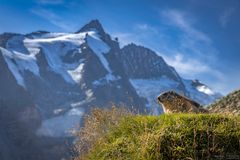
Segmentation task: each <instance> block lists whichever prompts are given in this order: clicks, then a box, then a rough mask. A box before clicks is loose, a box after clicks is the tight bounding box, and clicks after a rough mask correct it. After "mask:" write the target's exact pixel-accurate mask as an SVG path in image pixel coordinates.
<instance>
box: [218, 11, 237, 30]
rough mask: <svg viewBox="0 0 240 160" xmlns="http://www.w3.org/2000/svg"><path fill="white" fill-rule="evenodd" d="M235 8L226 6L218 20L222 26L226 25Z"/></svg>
mask: <svg viewBox="0 0 240 160" xmlns="http://www.w3.org/2000/svg"><path fill="white" fill-rule="evenodd" d="M234 11H235V8H228V9H226V10H225V11H224V12H223V14H222V15H221V16H220V18H219V22H220V24H221V26H222V27H226V25H227V24H228V23H229V21H230V20H231V16H232V15H233V13H234Z"/></svg>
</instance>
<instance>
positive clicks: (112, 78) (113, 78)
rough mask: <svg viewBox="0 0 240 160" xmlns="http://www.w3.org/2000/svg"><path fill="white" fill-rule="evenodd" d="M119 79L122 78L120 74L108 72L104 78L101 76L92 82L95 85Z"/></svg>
mask: <svg viewBox="0 0 240 160" xmlns="http://www.w3.org/2000/svg"><path fill="white" fill-rule="evenodd" d="M119 79H121V77H120V76H114V75H112V74H107V75H106V76H104V77H103V78H101V79H99V80H95V81H94V82H93V83H92V84H93V85H95V86H99V85H105V84H107V83H110V82H113V81H117V80H119Z"/></svg>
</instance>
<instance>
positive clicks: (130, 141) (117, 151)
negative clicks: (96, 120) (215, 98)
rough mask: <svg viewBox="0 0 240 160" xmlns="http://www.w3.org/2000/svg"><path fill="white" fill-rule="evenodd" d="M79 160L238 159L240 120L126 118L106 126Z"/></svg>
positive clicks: (220, 117)
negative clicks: (104, 130) (106, 128)
mask: <svg viewBox="0 0 240 160" xmlns="http://www.w3.org/2000/svg"><path fill="white" fill-rule="evenodd" d="M108 128H109V129H108V132H106V135H102V136H101V137H100V138H99V139H98V140H97V141H96V142H95V143H94V145H93V146H92V147H91V149H89V151H88V153H87V154H86V155H85V156H84V157H82V159H91V160H96V159H97V160H108V159H112V160H128V159H129V160H151V159H227V158H229V159H234V158H235V159H240V117H236V116H228V117H227V116H223V115H213V114H169V115H168V114H167V115H166V114H165V115H161V116H134V115H131V116H126V117H124V118H122V119H121V120H120V122H119V123H118V124H117V125H112V126H108Z"/></svg>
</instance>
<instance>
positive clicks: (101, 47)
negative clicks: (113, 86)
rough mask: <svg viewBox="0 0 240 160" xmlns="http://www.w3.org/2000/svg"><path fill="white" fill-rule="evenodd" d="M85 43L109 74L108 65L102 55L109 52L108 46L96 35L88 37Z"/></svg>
mask: <svg viewBox="0 0 240 160" xmlns="http://www.w3.org/2000/svg"><path fill="white" fill-rule="evenodd" d="M87 43H88V45H89V47H90V48H91V49H92V50H93V52H94V53H95V54H96V55H97V56H98V58H99V60H100V61H101V63H102V64H103V66H104V67H105V69H106V70H107V71H108V72H109V73H112V71H111V69H110V67H109V63H108V61H107V59H106V58H105V57H104V55H103V54H106V53H108V52H109V50H110V48H109V46H108V45H107V44H105V43H104V42H103V41H102V40H101V39H100V38H99V37H98V36H97V35H96V34H92V35H91V36H88V37H87Z"/></svg>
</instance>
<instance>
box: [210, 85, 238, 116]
mask: <svg viewBox="0 0 240 160" xmlns="http://www.w3.org/2000/svg"><path fill="white" fill-rule="evenodd" d="M208 109H209V111H210V112H211V113H223V114H231V115H240V90H236V91H234V92H232V93H230V94H228V95H227V96H225V97H223V98H222V99H220V100H218V101H217V102H216V103H213V104H211V105H210V106H208Z"/></svg>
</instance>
